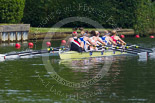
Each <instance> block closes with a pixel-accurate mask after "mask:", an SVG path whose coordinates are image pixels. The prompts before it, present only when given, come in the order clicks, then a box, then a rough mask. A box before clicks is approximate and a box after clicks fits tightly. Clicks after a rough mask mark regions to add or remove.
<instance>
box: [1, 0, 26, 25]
mask: <svg viewBox="0 0 155 103" xmlns="http://www.w3.org/2000/svg"><path fill="white" fill-rule="evenodd" d="M24 7H25V0H0V23H20V22H21V19H22V18H23V10H24Z"/></svg>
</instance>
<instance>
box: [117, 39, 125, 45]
mask: <svg viewBox="0 0 155 103" xmlns="http://www.w3.org/2000/svg"><path fill="white" fill-rule="evenodd" d="M118 40H119V41H120V42H121V43H123V44H126V43H125V42H124V41H123V40H122V39H121V38H118Z"/></svg>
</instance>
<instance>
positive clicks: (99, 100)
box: [0, 38, 155, 103]
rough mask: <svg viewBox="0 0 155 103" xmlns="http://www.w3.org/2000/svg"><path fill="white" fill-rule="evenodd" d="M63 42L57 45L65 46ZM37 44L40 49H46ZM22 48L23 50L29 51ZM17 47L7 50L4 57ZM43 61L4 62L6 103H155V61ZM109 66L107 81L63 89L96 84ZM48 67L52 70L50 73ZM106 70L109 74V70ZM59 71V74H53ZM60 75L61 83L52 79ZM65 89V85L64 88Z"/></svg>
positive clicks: (0, 69) (150, 42) (0, 71)
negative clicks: (98, 75)
mask: <svg viewBox="0 0 155 103" xmlns="http://www.w3.org/2000/svg"><path fill="white" fill-rule="evenodd" d="M125 41H127V42H128V43H132V44H138V45H140V46H143V47H147V48H155V40H154V39H149V38H141V39H135V38H127V39H125ZM59 42H60V41H52V44H53V45H54V46H59ZM41 46H42V42H41V41H40V42H37V45H36V47H35V49H41V48H42V47H41ZM26 48H27V44H26V43H25V44H22V48H21V50H26ZM21 50H16V49H14V46H11V45H7V44H1V45H0V54H2V53H7V52H11V51H21ZM43 58H44V57H41V56H36V57H30V58H29V57H27V58H18V59H14V60H6V61H3V62H0V103H155V58H154V57H153V56H152V57H150V58H148V60H147V61H146V60H144V61H141V60H139V58H138V57H137V56H116V57H108V58H88V59H81V60H72V61H70V60H67V61H63V60H60V59H59V57H50V59H49V60H47V61H44V62H43ZM107 61H109V62H110V63H111V65H110V66H109V69H107V71H105V74H104V73H103V74H104V76H103V78H101V79H100V80H99V79H98V80H97V82H96V83H93V84H91V85H90V84H88V85H86V87H78V86H77V87H76V86H75V87H72V86H71V85H70V86H68V85H63V83H62V81H61V80H60V78H61V79H64V80H67V81H69V82H70V83H72V82H74V83H83V82H87V81H89V80H92V78H93V77H95V76H96V75H97V74H98V73H99V72H100V71H101V70H102V69H103V67H104V66H105V65H106V62H107ZM45 62H47V63H49V64H50V65H51V67H52V68H47V67H46V66H45V65H46V64H45ZM104 69H105V68H104ZM50 70H53V71H50ZM54 72H56V73H57V75H56V76H59V78H58V77H54V76H53V75H52V74H53V73H54ZM64 84H65V83H64Z"/></svg>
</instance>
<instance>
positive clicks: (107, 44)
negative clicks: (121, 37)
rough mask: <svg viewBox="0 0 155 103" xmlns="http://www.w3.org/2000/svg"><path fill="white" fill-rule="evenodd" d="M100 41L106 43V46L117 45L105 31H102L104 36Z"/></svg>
mask: <svg viewBox="0 0 155 103" xmlns="http://www.w3.org/2000/svg"><path fill="white" fill-rule="evenodd" d="M101 39H102V41H103V42H105V43H106V46H112V44H113V45H117V43H115V42H114V41H113V39H112V38H111V37H110V33H109V32H108V31H107V30H104V36H102V37H101Z"/></svg>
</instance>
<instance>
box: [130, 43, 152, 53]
mask: <svg viewBox="0 0 155 103" xmlns="http://www.w3.org/2000/svg"><path fill="white" fill-rule="evenodd" d="M130 48H132V49H137V50H140V51H142V52H148V53H152V52H153V50H152V49H149V48H144V47H140V46H137V45H131V46H130Z"/></svg>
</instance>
